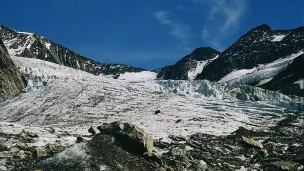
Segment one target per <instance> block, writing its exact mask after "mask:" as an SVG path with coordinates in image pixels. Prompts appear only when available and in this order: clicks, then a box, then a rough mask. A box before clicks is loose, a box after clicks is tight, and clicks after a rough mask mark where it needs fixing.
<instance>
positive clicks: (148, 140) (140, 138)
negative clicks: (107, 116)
mask: <svg viewBox="0 0 304 171" xmlns="http://www.w3.org/2000/svg"><path fill="white" fill-rule="evenodd" d="M97 129H98V130H99V131H100V132H101V133H102V134H111V135H114V136H115V138H116V139H117V140H118V141H120V142H121V144H123V145H124V146H128V148H132V149H133V150H135V151H136V152H139V153H145V152H148V153H152V151H153V137H152V136H151V135H149V134H148V133H146V132H145V131H144V130H143V129H141V128H139V127H138V126H135V125H133V124H130V123H125V122H121V121H117V122H112V123H109V124H104V125H102V126H99V127H97Z"/></svg>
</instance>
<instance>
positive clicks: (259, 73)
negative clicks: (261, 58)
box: [218, 50, 304, 85]
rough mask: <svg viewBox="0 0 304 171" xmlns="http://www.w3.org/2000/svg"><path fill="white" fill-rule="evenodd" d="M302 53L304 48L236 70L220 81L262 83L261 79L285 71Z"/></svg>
mask: <svg viewBox="0 0 304 171" xmlns="http://www.w3.org/2000/svg"><path fill="white" fill-rule="evenodd" d="M302 54H304V50H303V51H300V52H298V53H296V54H292V55H288V56H285V57H283V58H280V59H278V60H276V61H273V62H270V63H267V64H260V65H259V66H257V67H254V68H252V69H241V70H236V71H233V72H231V73H229V74H227V75H226V76H224V77H223V78H222V79H221V80H219V81H218V82H219V83H228V84H253V85H254V84H255V83H259V85H262V83H261V80H267V79H270V78H273V77H274V76H276V75H277V74H279V73H280V72H282V71H284V70H285V69H286V68H287V67H288V66H289V65H290V64H291V63H292V62H293V60H294V59H295V58H297V57H299V56H300V55H302ZM269 81H270V80H269ZM262 82H264V84H265V83H266V82H265V81H262Z"/></svg>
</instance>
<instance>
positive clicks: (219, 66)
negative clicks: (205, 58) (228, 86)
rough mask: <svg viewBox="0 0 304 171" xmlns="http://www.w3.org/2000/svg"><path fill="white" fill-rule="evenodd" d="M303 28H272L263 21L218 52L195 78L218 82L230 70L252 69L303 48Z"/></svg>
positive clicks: (303, 49)
mask: <svg viewBox="0 0 304 171" xmlns="http://www.w3.org/2000/svg"><path fill="white" fill-rule="evenodd" d="M303 31H304V27H299V28H296V29H292V30H272V29H271V28H270V27H269V26H268V25H266V24H263V25H260V26H258V27H256V28H254V29H252V30H251V31H249V32H248V33H246V34H245V35H243V36H242V37H241V38H240V39H239V40H238V41H237V42H236V43H234V44H233V45H232V46H230V47H229V48H228V49H226V50H225V51H224V52H222V53H221V54H220V55H219V57H218V58H217V59H216V60H214V61H213V62H212V63H211V64H209V65H208V66H206V67H205V68H204V72H202V73H201V74H199V75H198V76H197V79H207V80H210V81H219V80H221V79H222V78H223V77H225V76H226V75H227V74H229V73H231V72H233V71H236V70H242V69H247V70H248V69H252V68H254V67H258V66H259V65H265V64H268V63H272V62H274V61H276V60H279V59H280V58H284V57H286V56H290V55H292V54H297V53H299V52H300V51H304V34H303ZM215 71H216V72H215Z"/></svg>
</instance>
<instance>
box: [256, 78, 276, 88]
mask: <svg viewBox="0 0 304 171" xmlns="http://www.w3.org/2000/svg"><path fill="white" fill-rule="evenodd" d="M272 79H273V77H270V78H267V79H263V80H261V81H260V82H259V84H257V85H256V86H260V85H264V84H266V83H268V82H269V81H271V80H272Z"/></svg>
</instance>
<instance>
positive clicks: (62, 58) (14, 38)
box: [0, 25, 144, 75]
mask: <svg viewBox="0 0 304 171" xmlns="http://www.w3.org/2000/svg"><path fill="white" fill-rule="evenodd" d="M0 37H1V38H2V39H3V41H4V44H5V45H6V47H7V49H8V52H9V54H10V55H11V56H22V57H27V58H37V59H42V60H45V61H50V62H53V63H57V64H61V65H64V66H68V67H71V68H75V69H80V70H83V71H87V72H89V73H92V74H95V75H99V74H104V75H118V74H121V73H125V72H140V71H144V69H142V68H135V67H132V66H128V65H122V64H103V63H99V62H96V61H93V60H91V59H88V58H86V57H84V56H82V55H80V54H77V53H75V52H73V51H72V50H70V49H68V48H66V47H63V46H61V45H59V44H57V43H55V42H53V41H50V40H48V39H46V38H44V37H42V36H39V35H37V34H34V33H26V32H18V31H16V30H13V29H10V28H8V27H5V26H3V25H0Z"/></svg>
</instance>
